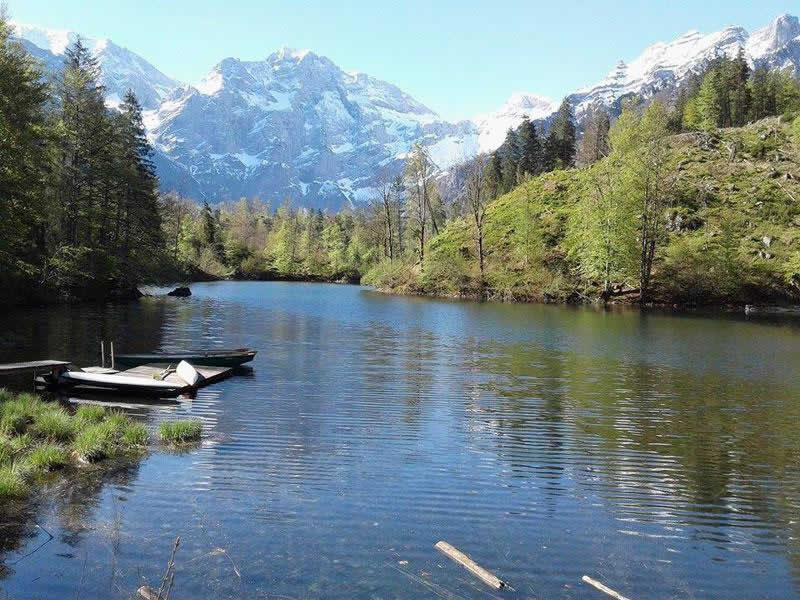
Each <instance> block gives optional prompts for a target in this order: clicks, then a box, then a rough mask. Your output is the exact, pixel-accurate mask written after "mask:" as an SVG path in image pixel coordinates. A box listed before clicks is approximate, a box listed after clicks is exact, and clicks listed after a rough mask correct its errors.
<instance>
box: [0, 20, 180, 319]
mask: <svg viewBox="0 0 800 600" xmlns="http://www.w3.org/2000/svg"><path fill="white" fill-rule="evenodd" d="M12 33H13V31H12V28H11V27H10V25H9V24H8V23H7V22H6V21H5V20H3V18H2V17H0V139H2V140H3V143H2V144H1V145H0V165H2V168H0V189H2V190H3V201H2V202H0V304H2V303H11V302H22V301H25V300H27V299H35V300H39V299H47V300H51V299H52V298H66V299H86V298H98V299H106V298H109V297H113V296H115V295H117V294H127V293H128V292H129V291H130V289H131V288H132V287H133V286H135V285H136V284H137V283H139V282H140V281H142V280H144V279H146V278H148V277H152V276H153V274H154V273H155V272H156V271H157V270H158V269H159V268H160V267H161V265H162V263H163V262H164V261H163V257H164V256H165V245H164V240H163V238H162V236H161V213H160V206H159V202H158V194H157V183H158V182H157V180H156V177H155V171H154V167H153V164H152V160H151V154H152V150H151V148H150V146H149V143H148V141H147V138H146V135H145V130H144V125H143V121H142V111H141V107H140V106H139V104H138V102H137V100H136V98H135V96H134V95H133V94H132V93H128V94H126V96H125V98H123V100H122V102H121V104H120V106H119V110H118V111H117V110H114V111H111V110H109V109H107V108H106V106H105V101H104V97H103V87H102V85H101V84H100V83H99V82H100V75H101V73H100V68H99V66H98V63H97V60H96V58H94V57H93V56H92V53H91V51H90V50H89V49H88V48H86V47H85V46H84V45H83V43H82V42H81V41H80V40H76V41H75V42H74V43H73V44H71V45H70V46H69V47H68V48H67V50H66V52H65V58H64V66H63V69H61V70H60V72H59V75H58V76H57V77H56V78H55V80H54V81H53V82H52V83H47V82H46V81H47V80H46V78H45V77H44V76H43V74H42V72H41V70H40V68H39V67H38V65H37V64H36V62H35V61H34V59H33V58H31V57H30V56H29V55H28V54H27V53H26V52H25V51H24V50H23V48H22V46H21V45H20V44H19V43H18V42H15V41H13V40H12V38H11V35H12Z"/></svg>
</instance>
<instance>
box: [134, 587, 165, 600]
mask: <svg viewBox="0 0 800 600" xmlns="http://www.w3.org/2000/svg"><path fill="white" fill-rule="evenodd" d="M137 593H138V594H139V597H140V598H143V599H144V600H161V598H159V596H158V592H157V591H155V590H154V589H153V588H151V587H150V586H149V585H143V586H142V587H140V588H139V589H138V592H137Z"/></svg>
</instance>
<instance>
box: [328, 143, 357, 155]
mask: <svg viewBox="0 0 800 600" xmlns="http://www.w3.org/2000/svg"><path fill="white" fill-rule="evenodd" d="M352 151H353V144H351V143H350V142H345V143H344V144H335V145H332V146H331V152H333V153H334V154H344V153H347V152H352Z"/></svg>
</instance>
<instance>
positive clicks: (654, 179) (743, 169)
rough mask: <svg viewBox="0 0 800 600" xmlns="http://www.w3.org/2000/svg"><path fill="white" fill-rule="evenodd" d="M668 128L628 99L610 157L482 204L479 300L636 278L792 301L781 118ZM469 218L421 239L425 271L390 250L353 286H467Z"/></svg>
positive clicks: (795, 239) (790, 159) (672, 290)
mask: <svg viewBox="0 0 800 600" xmlns="http://www.w3.org/2000/svg"><path fill="white" fill-rule="evenodd" d="M672 124H674V115H673V114H671V113H669V112H668V111H667V110H666V108H665V107H664V106H663V105H660V104H658V103H654V104H651V105H650V106H649V107H647V108H646V109H645V110H642V109H641V108H640V107H639V106H633V105H632V106H629V107H627V108H626V110H624V111H623V113H622V115H621V116H620V117H619V119H618V120H617V122H616V124H615V126H614V128H613V130H612V131H611V134H610V138H611V146H612V152H611V154H610V155H609V156H608V157H606V158H603V159H601V160H599V161H597V162H595V163H594V164H593V165H592V166H591V167H589V168H584V169H573V170H558V171H553V172H550V173H544V174H542V175H539V176H537V177H534V178H533V179H530V180H529V181H526V182H524V183H523V184H521V185H519V186H517V187H515V188H514V189H513V190H512V191H511V192H510V193H508V194H505V195H501V196H500V197H498V198H497V199H496V200H494V201H493V202H491V203H490V204H489V206H488V208H487V213H486V224H485V246H486V285H487V289H486V296H488V297H489V298H497V299H504V300H538V301H556V300H557V301H563V300H575V301H578V300H584V299H592V298H595V297H603V298H605V299H607V300H612V301H613V300H614V299H615V298H617V297H619V298H620V299H621V300H627V301H633V300H638V299H639V297H638V295H637V294H636V289H637V288H638V287H639V286H641V285H642V281H643V280H645V278H646V286H647V292H648V293H649V298H650V300H651V301H653V302H667V303H689V304H703V303H752V302H759V301H762V302H763V301H797V299H799V298H800V250H798V248H800V234H798V233H797V225H796V224H797V223H800V206H798V204H797V202H796V198H798V197H800V173H798V171H797V166H796V165H797V164H800V150H798V148H797V146H796V145H794V144H792V143H790V137H789V133H790V130H791V127H792V126H791V125H790V124H789V123H783V122H781V121H780V120H779V119H777V118H772V119H767V120H763V121H759V122H758V123H755V124H752V125H749V126H746V127H742V128H726V129H718V130H716V131H715V133H714V134H713V136H711V138H710V139H711V142H708V141H707V139H709V138H706V137H705V136H695V135H685V134H682V135H677V136H668V135H667V134H668V132H669V128H670V127H672V126H674V125H672ZM729 148H736V149H737V151H736V153H735V154H732V153H731V152H730V151H729V150H728V149H729ZM489 168H491V162H490V163H489ZM787 173H788V175H786V174H787ZM471 219H472V217H471V216H469V217H466V218H454V219H451V220H450V221H449V222H448V224H447V226H446V227H444V228H443V230H442V231H441V232H440V233H439V235H438V236H434V237H433V238H432V239H430V240H429V242H428V244H427V250H426V254H427V256H428V260H427V263H426V268H425V270H424V272H420V270H419V269H418V268H417V267H416V265H414V264H413V261H409V260H408V259H405V260H394V261H388V260H387V261H382V262H381V263H379V264H378V265H376V266H375V267H373V269H371V270H370V271H369V273H368V274H367V275H366V276H365V277H364V279H363V281H364V283H369V284H372V285H375V286H376V287H378V288H380V289H388V290H393V291H397V292H400V293H423V294H426V293H427V294H437V295H446V296H465V295H475V290H477V289H478V287H479V286H478V279H479V277H478V268H477V265H478V257H477V254H476V251H475V243H474V232H473V230H474V225H473V224H472V220H471ZM644 242H646V243H644Z"/></svg>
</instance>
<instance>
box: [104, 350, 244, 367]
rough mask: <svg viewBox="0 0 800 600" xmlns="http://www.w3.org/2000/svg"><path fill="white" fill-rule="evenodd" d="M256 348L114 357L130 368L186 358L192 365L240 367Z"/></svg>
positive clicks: (175, 361)
mask: <svg viewBox="0 0 800 600" xmlns="http://www.w3.org/2000/svg"><path fill="white" fill-rule="evenodd" d="M255 355H256V350H251V349H250V348H236V349H235V350H183V351H180V352H153V353H152V354H118V355H116V356H115V357H114V366H115V367H116V368H120V367H124V368H126V369H130V368H132V367H138V366H139V365H146V364H149V363H172V364H176V363H179V362H181V361H182V360H185V361H186V362H188V363H189V364H191V365H207V366H212V367H238V366H240V365H243V364H244V363H246V362H250V361H251V360H253V358H254V357H255Z"/></svg>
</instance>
